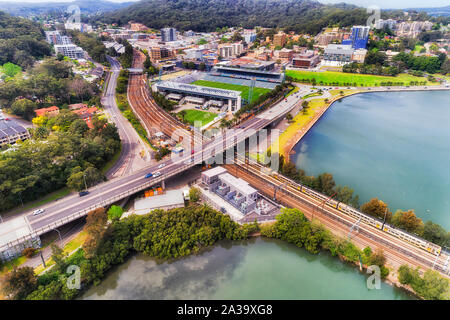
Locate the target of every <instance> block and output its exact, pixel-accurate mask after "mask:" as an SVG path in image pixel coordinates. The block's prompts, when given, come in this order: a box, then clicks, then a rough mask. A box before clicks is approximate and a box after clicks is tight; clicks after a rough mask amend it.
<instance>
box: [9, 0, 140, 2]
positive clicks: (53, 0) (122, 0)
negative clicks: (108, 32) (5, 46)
mask: <svg viewBox="0 0 450 320" xmlns="http://www.w3.org/2000/svg"><path fill="white" fill-rule="evenodd" d="M73 1H75V0H0V2H29V3H33V2H35V3H39V2H73ZM106 1H110V2H136V1H140V0H106Z"/></svg>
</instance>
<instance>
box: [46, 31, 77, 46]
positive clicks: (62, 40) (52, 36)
mask: <svg viewBox="0 0 450 320" xmlns="http://www.w3.org/2000/svg"><path fill="white" fill-rule="evenodd" d="M45 38H46V40H47V42H48V43H50V44H51V45H55V44H71V43H72V41H71V40H70V37H68V36H63V35H61V33H60V32H59V31H58V30H56V31H45Z"/></svg>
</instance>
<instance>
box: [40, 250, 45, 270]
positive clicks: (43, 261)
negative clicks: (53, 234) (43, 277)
mask: <svg viewBox="0 0 450 320" xmlns="http://www.w3.org/2000/svg"><path fill="white" fill-rule="evenodd" d="M39 253H40V254H41V259H42V264H43V265H44V268H47V266H46V265H45V260H44V257H43V256H42V250H39Z"/></svg>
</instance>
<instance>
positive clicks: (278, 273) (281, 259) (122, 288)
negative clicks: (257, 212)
mask: <svg viewBox="0 0 450 320" xmlns="http://www.w3.org/2000/svg"><path fill="white" fill-rule="evenodd" d="M366 280H367V275H365V274H362V273H360V272H359V271H358V269H357V268H356V267H354V266H350V265H348V264H345V263H343V262H341V261H340V260H339V259H338V258H336V257H331V256H330V255H328V254H326V253H321V254H319V255H311V254H309V253H308V252H306V251H305V250H304V249H301V248H297V247H295V246H293V245H290V244H288V243H285V242H281V241H278V240H269V239H262V238H257V239H252V240H249V241H245V242H239V243H233V244H232V243H230V242H222V243H220V244H218V245H216V246H214V247H212V248H210V249H209V250H207V251H205V252H202V253H201V254H199V255H195V256H189V257H186V258H184V259H179V260H176V261H172V262H164V263H160V264H158V263H157V262H156V261H155V260H154V259H151V258H149V257H146V256H143V255H135V256H133V257H132V258H130V259H129V260H128V261H127V262H126V263H124V264H123V265H121V266H119V267H117V268H115V270H113V271H111V272H110V273H109V274H108V276H107V277H106V278H105V279H104V281H102V283H101V284H100V285H99V286H97V287H92V288H91V289H90V290H88V291H87V292H85V294H84V295H83V297H82V298H83V299H411V297H410V296H409V295H407V294H406V293H404V292H403V291H401V290H399V289H396V288H393V287H391V286H389V285H387V284H385V283H382V284H381V289H379V290H376V289H374V290H369V289H368V288H367V284H366Z"/></svg>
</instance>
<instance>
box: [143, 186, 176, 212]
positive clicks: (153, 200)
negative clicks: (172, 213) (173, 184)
mask: <svg viewBox="0 0 450 320" xmlns="http://www.w3.org/2000/svg"><path fill="white" fill-rule="evenodd" d="M182 207H184V196H183V190H170V191H166V192H165V193H163V194H161V195H156V196H151V197H147V198H144V199H143V198H139V199H136V200H135V201H134V213H135V214H137V215H142V214H147V213H150V212H151V211H152V210H155V209H161V210H170V209H175V208H182Z"/></svg>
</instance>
